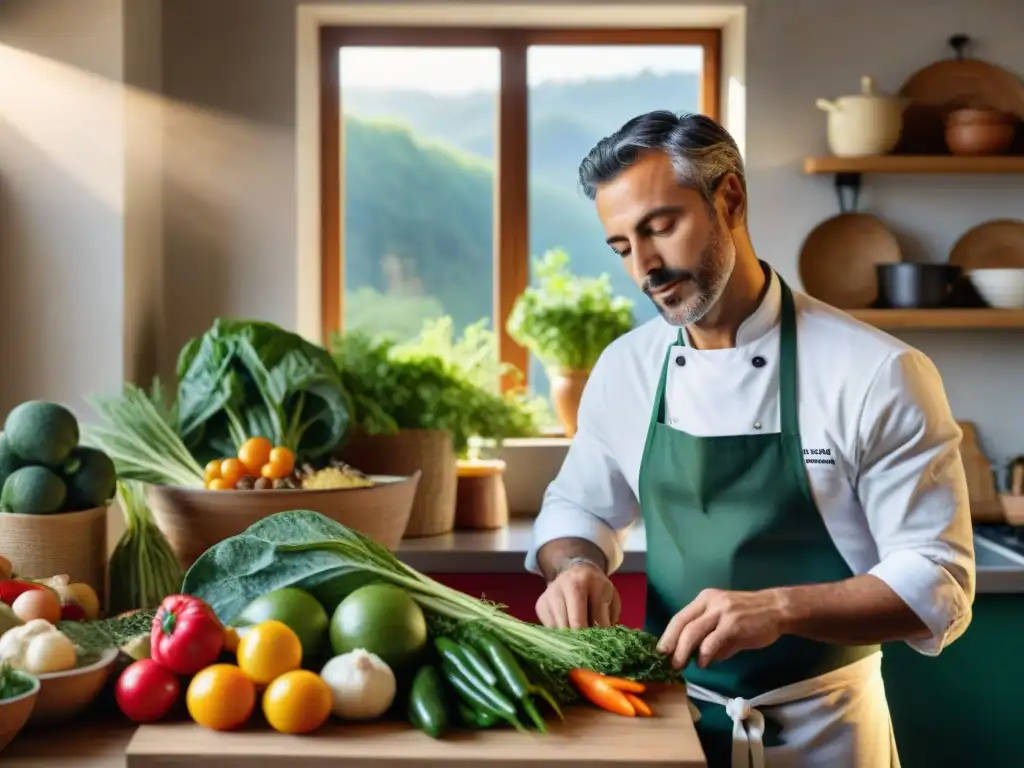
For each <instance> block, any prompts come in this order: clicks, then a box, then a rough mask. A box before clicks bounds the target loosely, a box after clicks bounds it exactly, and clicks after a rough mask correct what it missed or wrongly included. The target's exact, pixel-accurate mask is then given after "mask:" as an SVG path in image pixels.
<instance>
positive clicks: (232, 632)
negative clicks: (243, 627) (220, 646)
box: [224, 627, 239, 653]
mask: <svg viewBox="0 0 1024 768" xmlns="http://www.w3.org/2000/svg"><path fill="white" fill-rule="evenodd" d="M238 639H239V638H238V630H236V629H235V628H234V627H224V650H225V651H227V652H228V653H234V652H235V651H237V650H238Z"/></svg>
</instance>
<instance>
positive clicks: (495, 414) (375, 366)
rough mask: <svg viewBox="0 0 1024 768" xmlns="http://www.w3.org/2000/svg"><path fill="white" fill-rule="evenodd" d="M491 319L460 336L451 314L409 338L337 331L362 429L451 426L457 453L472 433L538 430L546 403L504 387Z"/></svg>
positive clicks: (499, 436) (495, 435) (498, 435)
mask: <svg viewBox="0 0 1024 768" xmlns="http://www.w3.org/2000/svg"><path fill="white" fill-rule="evenodd" d="M485 322H486V321H483V322H481V323H478V324H475V325H473V326H470V327H469V328H467V329H466V331H465V333H464V334H463V336H462V338H461V339H458V340H455V339H453V333H452V323H451V320H450V319H449V318H442V319H441V320H439V321H437V322H435V323H431V322H428V323H427V324H425V326H424V328H423V330H422V332H421V333H420V335H419V337H418V338H417V339H416V340H414V341H412V342H409V343H407V344H396V343H394V342H393V341H391V340H389V339H387V338H383V339H381V338H372V337H370V336H368V335H366V334H364V333H360V332H352V333H347V334H345V335H344V336H335V338H334V340H333V343H332V347H331V351H332V354H333V356H334V359H335V361H336V362H337V365H338V368H339V370H340V371H341V376H342V381H343V383H344V386H345V389H346V391H348V392H349V393H351V395H352V399H353V402H354V404H355V412H356V416H355V420H356V422H357V423H358V424H359V427H360V429H362V430H363V432H365V433H366V434H370V435H374V434H390V433H393V432H395V431H396V430H399V429H438V430H445V431H447V432H450V433H451V435H452V442H453V444H454V447H455V451H456V453H458V454H464V453H465V452H466V450H467V447H468V445H469V440H470V438H472V437H484V438H488V439H494V440H499V441H500V440H503V439H505V438H508V437H525V436H529V435H533V434H536V432H537V431H538V424H539V422H540V414H541V411H540V407H541V406H542V403H538V402H530V401H528V400H526V399H525V397H524V396H523V395H522V394H521V393H510V394H507V395H502V394H500V393H499V391H498V389H499V383H498V380H499V378H500V376H501V374H502V373H503V372H504V370H503V368H502V367H501V366H500V365H499V364H498V354H497V348H496V343H495V339H494V335H493V334H492V333H488V332H487V331H486V330H485V329H484V328H483V325H484V323H485Z"/></svg>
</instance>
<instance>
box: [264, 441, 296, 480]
mask: <svg viewBox="0 0 1024 768" xmlns="http://www.w3.org/2000/svg"><path fill="white" fill-rule="evenodd" d="M294 470H295V454H294V453H292V452H291V451H290V450H288V449H287V448H284V447H280V446H279V447H277V448H275V449H274V450H272V451H271V452H270V458H269V459H268V460H267V463H266V464H264V465H263V467H262V468H261V469H260V473H261V474H262V475H263V476H264V477H267V478H270V479H271V480H280V479H281V478H283V477H288V475H290V474H291V473H292V472H293V471H294Z"/></svg>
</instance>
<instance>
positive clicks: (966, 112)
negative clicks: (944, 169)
mask: <svg viewBox="0 0 1024 768" xmlns="http://www.w3.org/2000/svg"><path fill="white" fill-rule="evenodd" d="M1015 131H1016V125H1015V118H1014V116H1013V115H1008V114H1006V113H1005V112H999V111H998V110H995V109H958V110H956V111H955V112H951V113H950V114H949V116H948V117H947V118H946V146H948V147H949V151H950V152H952V153H953V154H954V155H998V154H1002V153H1003V152H1005V151H1006V150H1007V149H1009V148H1010V145H1011V144H1012V143H1013V136H1014V133H1015Z"/></svg>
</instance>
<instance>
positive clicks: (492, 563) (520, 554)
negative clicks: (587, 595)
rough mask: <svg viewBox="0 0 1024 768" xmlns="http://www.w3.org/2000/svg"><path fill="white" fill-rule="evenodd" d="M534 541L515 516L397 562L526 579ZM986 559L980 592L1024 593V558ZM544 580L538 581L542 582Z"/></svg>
mask: <svg viewBox="0 0 1024 768" xmlns="http://www.w3.org/2000/svg"><path fill="white" fill-rule="evenodd" d="M532 540H533V518H531V517H514V518H512V519H511V520H510V521H509V524H508V526H506V527H504V528H499V529H496V530H490V531H453V532H452V533H446V534H441V535H440V536H430V537H426V538H416V539H404V540H403V541H402V543H401V545H400V546H399V548H398V552H397V555H398V558H399V559H400V560H402V562H404V563H405V564H406V565H409V566H410V567H412V568H415V569H416V570H418V571H420V572H422V573H428V574H429V573H508V574H523V573H526V570H525V565H524V563H525V559H526V552H527V551H528V550H529V548H530V545H531V542H532ZM974 540H975V549H976V551H978V553H979V559H981V557H980V556H981V555H993V553H996V556H998V557H1001V558H1002V559H1004V560H1005V561H1006V563H1007V564H1006V565H1000V566H994V565H988V564H985V563H982V564H981V565H979V566H978V568H977V592H978V593H985V594H993V593H1003V594H1024V557H1022V556H1020V555H1018V554H1016V553H1014V552H1012V551H1010V550H1008V549H1006V548H1004V547H1000V546H998V545H996V544H994V543H992V542H990V541H988V540H987V539H983V538H982V537H980V536H978V535H975V537H974ZM645 559H646V539H645V536H644V529H643V526H642V525H636V526H634V527H633V528H632V529H631V530H630V531H629V532H628V533H627V535H626V544H625V556H624V559H623V562H622V566H621V567H620V568H619V569H618V571H617V572H618V573H643V572H644V564H645ZM538 578H539V577H538Z"/></svg>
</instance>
